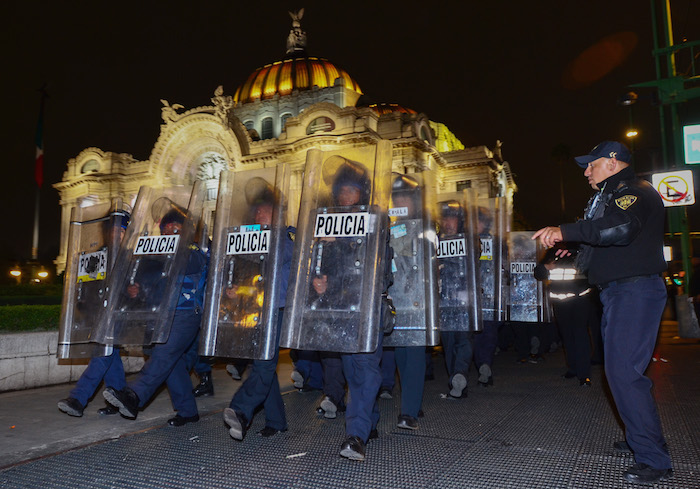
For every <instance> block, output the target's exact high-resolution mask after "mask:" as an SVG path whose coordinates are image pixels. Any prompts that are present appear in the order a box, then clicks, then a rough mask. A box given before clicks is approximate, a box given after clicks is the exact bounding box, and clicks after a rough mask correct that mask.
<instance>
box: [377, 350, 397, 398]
mask: <svg viewBox="0 0 700 489" xmlns="http://www.w3.org/2000/svg"><path fill="white" fill-rule="evenodd" d="M381 367H382V389H389V390H393V389H394V385H395V384H396V358H395V354H394V348H393V347H386V348H384V349H383V351H382V363H381Z"/></svg>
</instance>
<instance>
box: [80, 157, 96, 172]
mask: <svg viewBox="0 0 700 489" xmlns="http://www.w3.org/2000/svg"><path fill="white" fill-rule="evenodd" d="M93 171H100V164H99V163H98V162H97V160H88V161H86V162H85V163H84V164H83V166H82V168H81V169H80V173H88V172H93Z"/></svg>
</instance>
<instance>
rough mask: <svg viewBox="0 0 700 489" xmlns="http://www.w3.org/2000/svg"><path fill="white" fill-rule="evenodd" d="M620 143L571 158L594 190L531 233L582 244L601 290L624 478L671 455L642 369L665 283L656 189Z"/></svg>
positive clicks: (646, 477)
mask: <svg viewBox="0 0 700 489" xmlns="http://www.w3.org/2000/svg"><path fill="white" fill-rule="evenodd" d="M630 161H631V154H630V152H629V150H628V149H627V147H625V145H623V144H621V143H619V142H616V141H604V142H602V143H600V144H599V145H598V146H596V147H595V148H593V149H592V150H591V152H590V153H589V154H587V155H584V156H579V157H577V158H576V162H577V163H578V165H579V166H580V167H581V168H585V170H584V173H583V174H584V176H585V177H586V178H587V179H588V183H589V184H590V185H591V187H592V188H593V189H594V190H596V191H597V192H596V194H595V195H594V196H593V197H592V198H591V200H590V201H589V204H588V207H587V208H586V210H585V214H584V220H581V221H578V222H576V223H570V224H562V225H560V226H556V227H554V226H551V227H546V228H543V229H540V230H539V231H537V232H536V233H535V234H534V235H533V239H539V240H540V242H541V243H542V244H543V245H545V246H548V247H551V246H554V245H556V244H557V243H559V242H561V241H567V242H570V241H574V242H580V243H582V249H581V252H579V255H578V260H577V267H578V268H579V269H580V270H582V271H586V272H587V274H588V280H589V282H590V283H591V284H593V285H595V286H596V287H598V289H599V290H600V300H601V302H602V304H603V318H602V322H601V330H602V334H603V344H604V349H605V374H606V377H607V380H608V384H609V385H610V390H611V392H612V394H613V398H614V400H615V405H616V406H617V410H618V412H619V414H620V417H621V418H622V421H623V422H624V424H625V434H626V438H627V440H626V442H623V441H619V442H616V443H615V449H616V450H618V451H631V452H632V453H634V457H635V461H636V463H635V464H634V465H633V466H632V467H630V468H629V469H627V471H625V473H624V478H625V479H626V480H627V481H629V482H643V483H651V482H656V481H659V480H664V479H667V478H668V477H670V476H671V475H672V474H673V470H672V468H671V466H672V464H671V458H670V456H669V453H668V449H667V448H666V441H665V439H664V436H663V433H662V431H661V422H660V420H659V415H658V413H657V410H656V404H655V402H654V398H653V396H652V394H651V387H652V382H651V380H650V379H649V378H648V377H646V376H645V375H644V371H645V370H646V368H647V366H648V365H649V362H650V361H651V357H652V354H653V351H654V345H655V343H656V336H657V333H658V331H659V324H660V322H661V315H662V313H663V310H664V307H665V304H666V298H667V297H666V287H665V285H664V281H663V279H662V278H661V273H662V272H663V271H664V270H665V269H666V262H665V261H664V257H663V234H664V207H663V204H662V202H661V198H660V196H659V194H658V193H657V192H656V190H654V188H653V187H652V186H651V185H650V184H649V183H648V182H646V181H644V180H640V179H638V178H637V177H636V175H635V174H634V171H633V170H632V167H631V166H630Z"/></svg>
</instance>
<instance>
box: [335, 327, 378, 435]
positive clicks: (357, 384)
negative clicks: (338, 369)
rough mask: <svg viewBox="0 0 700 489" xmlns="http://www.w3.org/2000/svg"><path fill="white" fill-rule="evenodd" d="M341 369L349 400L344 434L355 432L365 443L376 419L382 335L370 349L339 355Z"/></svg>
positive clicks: (375, 425) (376, 421)
mask: <svg viewBox="0 0 700 489" xmlns="http://www.w3.org/2000/svg"><path fill="white" fill-rule="evenodd" d="M341 358H342V362H343V372H344V373H345V378H346V380H347V382H348V390H349V392H350V403H349V404H348V407H347V411H346V412H345V434H346V436H358V437H359V438H360V439H361V440H363V441H364V442H365V443H367V440H368V439H369V433H370V431H372V430H373V429H376V427H377V423H378V422H379V404H378V403H377V394H379V387H380V386H381V384H382V370H381V367H380V366H379V364H380V362H381V360H382V337H380V339H379V346H378V347H377V349H376V350H375V351H374V352H372V353H351V354H343V355H341Z"/></svg>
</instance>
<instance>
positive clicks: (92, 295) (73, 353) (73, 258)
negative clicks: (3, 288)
mask: <svg viewBox="0 0 700 489" xmlns="http://www.w3.org/2000/svg"><path fill="white" fill-rule="evenodd" d="M128 221H129V217H128V213H127V212H126V211H125V210H124V206H123V205H122V202H121V200H120V199H115V200H114V201H113V202H106V203H104V204H97V205H93V206H90V207H74V208H73V210H72V211H71V221H70V230H69V233H68V252H67V258H68V259H67V263H66V273H65V281H64V287H63V305H62V308H61V320H60V324H59V334H58V350H57V356H58V358H90V357H93V356H104V355H109V354H111V353H112V346H111V345H104V344H99V343H95V332H96V330H97V329H98V316H99V314H100V310H101V309H102V301H104V299H105V293H106V291H105V284H106V279H107V278H108V276H109V275H110V274H111V271H112V266H113V265H114V260H115V257H116V253H117V249H118V247H119V242H120V241H121V236H122V235H123V234H124V229H125V228H126V224H127V223H128Z"/></svg>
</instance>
